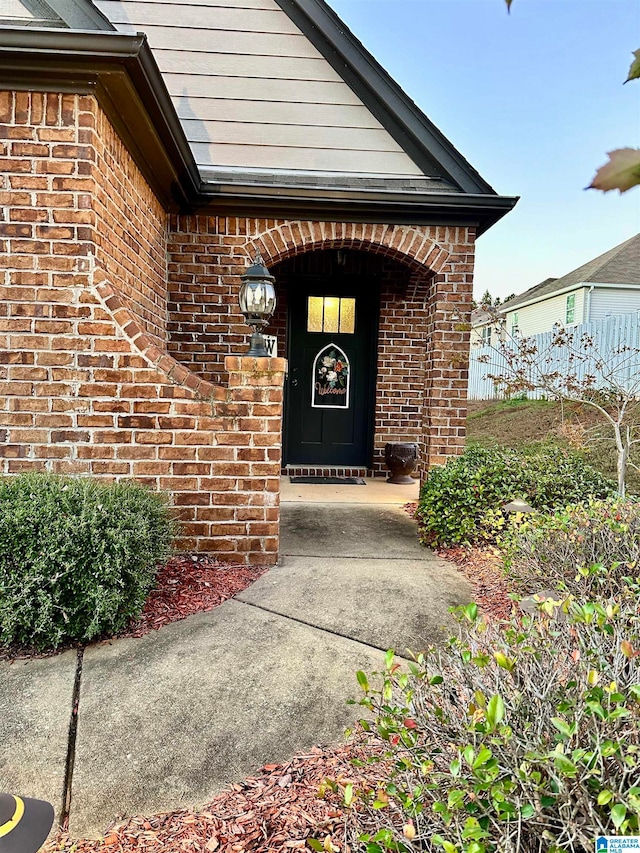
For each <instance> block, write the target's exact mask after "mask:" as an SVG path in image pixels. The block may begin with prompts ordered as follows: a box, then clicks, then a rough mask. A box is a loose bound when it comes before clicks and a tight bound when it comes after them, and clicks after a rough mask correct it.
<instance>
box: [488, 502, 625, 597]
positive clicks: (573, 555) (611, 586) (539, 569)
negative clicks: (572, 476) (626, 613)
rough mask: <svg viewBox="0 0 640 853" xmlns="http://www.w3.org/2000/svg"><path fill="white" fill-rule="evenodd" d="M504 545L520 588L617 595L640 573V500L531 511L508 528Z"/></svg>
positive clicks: (509, 568)
mask: <svg viewBox="0 0 640 853" xmlns="http://www.w3.org/2000/svg"><path fill="white" fill-rule="evenodd" d="M502 546H503V550H504V564H505V568H506V569H507V571H508V573H509V578H510V580H511V582H512V583H513V585H514V586H515V587H516V589H518V590H519V591H521V592H525V593H526V592H539V591H540V590H542V589H544V588H547V587H552V588H558V589H562V590H563V591H565V592H571V593H574V594H576V595H578V596H581V597H585V596H586V597H591V596H594V595H596V596H603V595H604V596H607V597H609V596H620V595H622V594H624V593H626V592H629V591H633V588H634V582H633V578H634V577H637V576H639V575H640V504H638V503H635V502H633V501H629V500H624V499H623V498H612V499H609V500H606V501H589V502H588V503H587V504H579V505H577V506H569V507H566V508H565V509H563V510H561V511H559V512H556V513H555V514H553V515H538V514H536V515H532V516H530V517H527V518H525V519H524V520H523V522H522V523H521V524H518V525H513V526H511V527H510V528H508V529H507V533H506V535H505V536H504V537H503V541H502Z"/></svg>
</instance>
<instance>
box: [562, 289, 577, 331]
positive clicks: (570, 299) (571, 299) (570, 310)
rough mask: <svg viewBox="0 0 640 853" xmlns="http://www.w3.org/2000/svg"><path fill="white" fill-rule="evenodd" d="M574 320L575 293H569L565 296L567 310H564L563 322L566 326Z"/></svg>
mask: <svg viewBox="0 0 640 853" xmlns="http://www.w3.org/2000/svg"><path fill="white" fill-rule="evenodd" d="M575 321H576V295H575V293H570V294H569V296H567V310H566V312H565V323H566V325H567V326H570V325H571V324H572V323H575Z"/></svg>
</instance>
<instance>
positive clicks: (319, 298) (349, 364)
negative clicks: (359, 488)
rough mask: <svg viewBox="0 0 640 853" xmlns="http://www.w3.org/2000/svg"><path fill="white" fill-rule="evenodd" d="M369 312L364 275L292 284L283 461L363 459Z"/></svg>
mask: <svg viewBox="0 0 640 853" xmlns="http://www.w3.org/2000/svg"><path fill="white" fill-rule="evenodd" d="M377 315H378V295H377V289H376V287H375V284H374V283H373V282H372V281H371V280H368V281H364V280H362V279H358V278H356V277H349V278H347V277H345V279H344V280H341V279H340V278H337V277H332V278H331V279H315V280H309V279H301V280H299V281H296V282H294V283H293V284H292V286H291V289H290V296H289V379H288V384H287V398H286V419H285V462H286V464H288V465H323V466H338V465H339V466H349V467H356V466H358V467H364V466H368V465H369V464H370V457H371V445H372V431H373V400H374V387H375V386H374V383H375V365H376V349H375V333H376V320H377Z"/></svg>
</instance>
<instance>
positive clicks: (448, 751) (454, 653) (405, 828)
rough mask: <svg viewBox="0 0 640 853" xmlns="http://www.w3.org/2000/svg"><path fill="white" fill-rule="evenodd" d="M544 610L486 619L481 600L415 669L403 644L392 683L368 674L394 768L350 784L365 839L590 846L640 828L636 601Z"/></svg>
mask: <svg viewBox="0 0 640 853" xmlns="http://www.w3.org/2000/svg"><path fill="white" fill-rule="evenodd" d="M544 607H545V608H547V610H546V611H545V610H540V611H539V612H537V613H536V614H534V615H533V616H531V617H524V618H523V619H522V620H521V621H518V620H513V621H512V622H509V623H506V624H504V625H495V624H494V625H493V626H486V625H485V624H484V623H482V622H478V621H477V613H476V607H475V605H468V606H467V607H466V608H464V609H463V611H462V613H463V614H465V616H466V618H467V619H468V621H469V628H468V631H465V632H463V633H462V637H461V638H456V639H453V640H450V642H449V645H448V647H447V648H444V649H441V650H436V649H431V650H429V651H428V652H426V653H425V654H424V655H422V656H420V657H418V658H417V661H416V662H415V663H411V664H409V668H410V672H406V671H403V669H401V668H400V667H399V666H398V665H397V664H394V662H393V653H392V652H390V653H388V655H387V667H386V670H385V672H384V673H383V676H382V682H381V683H380V682H379V684H380V686H379V688H374V687H372V686H370V684H369V681H368V678H367V676H366V675H365V674H364V673H358V680H359V682H360V685H361V687H362V688H363V690H364V698H363V699H362V700H361V703H360V704H362V705H364V706H365V707H366V708H367V709H369V710H370V711H373V713H374V715H375V722H374V723H373V724H371V723H370V722H369V721H367V720H363V721H362V726H363V727H364V728H365V730H366V731H368V732H369V734H368V735H367V737H368V739H369V740H370V743H371V753H372V755H376V753H377V750H378V744H379V743H380V740H382V741H383V742H386V744H387V745H388V749H387V750H386V752H385V753H383V759H384V760H385V761H386V762H392V766H393V770H392V772H391V775H390V777H389V779H388V782H387V783H386V786H385V787H384V788H382V789H380V788H379V787H378V789H377V790H376V789H375V788H374V789H373V790H367V788H366V787H365V788H363V789H361V790H359V791H356V792H355V793H354V792H353V791H349V795H350V800H351V801H352V803H353V807H352V808H351V809H350V810H349V817H348V826H349V830H350V841H352V843H353V849H355V850H361V851H365V850H366V851H367V853H383V851H409V850H416V849H419V850H425V851H442V850H444V851H445V853H498V851H500V853H534V851H536V853H538V851H541V850H544V851H550V853H551V851H553V852H554V853H559V851H575V852H576V853H577V851H581V853H586V851H591V850H592V849H593V843H594V839H595V838H596V837H597V836H598V835H601V834H613V833H617V834H620V835H636V834H638V833H639V832H640V787H639V785H640V684H639V683H638V682H639V681H640V617H638V614H637V612H636V610H637V608H636V607H633V606H631V607H628V608H627V609H624V608H622V609H621V608H620V607H619V606H618V605H615V604H609V605H605V604H598V603H593V602H588V603H582V604H580V603H577V602H576V601H573V600H571V599H570V598H569V599H566V600H565V601H564V602H563V604H562V609H563V611H564V614H565V615H564V621H562V620H561V619H558V618H555V616H552V615H549V614H550V612H553V606H552V605H551V604H550V603H548V604H545V605H544ZM365 772H366V771H365ZM376 787H377V786H376ZM410 841H411V843H409V842H410Z"/></svg>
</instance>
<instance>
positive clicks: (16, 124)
mask: <svg viewBox="0 0 640 853" xmlns="http://www.w3.org/2000/svg"><path fill="white" fill-rule="evenodd" d="M0 117H1V118H2V122H3V124H2V128H1V135H0V140H2V141H1V142H0V147H2V149H3V150H2V152H1V153H2V154H3V155H4V156H5V160H4V168H5V173H4V175H3V176H2V188H1V191H2V196H1V198H0V201H1V203H2V205H3V207H4V209H5V210H7V211H8V215H7V216H6V217H5V219H4V221H0V243H1V245H0V249H1V250H2V252H3V254H2V255H1V256H0V263H1V266H0V472H1V473H6V474H11V473H17V472H20V471H24V470H48V471H55V472H61V473H71V474H92V475H97V476H100V477H105V478H109V479H114V478H121V477H135V478H136V479H138V480H141V481H143V482H146V483H148V484H149V485H151V486H153V487H156V488H161V489H165V490H167V491H170V492H171V493H172V494H173V498H174V503H175V505H176V506H177V508H178V510H179V513H180V516H181V518H182V520H183V522H184V537H183V538H182V540H181V541H180V543H179V546H180V547H183V548H189V549H194V550H204V551H215V552H217V553H219V554H220V556H222V557H223V558H225V559H228V560H234V561H241V562H251V563H263V564H268V563H273V562H275V560H276V558H277V547H278V529H279V527H278V523H279V505H278V504H279V471H280V429H281V422H282V382H283V371H284V366H285V365H284V362H283V361H281V360H255V359H228V360H227V362H226V364H225V365H224V367H225V371H226V374H227V375H228V377H229V383H228V387H225V388H223V387H218V386H213V385H211V384H209V383H206V382H203V381H202V380H201V379H199V378H198V377H197V376H195V375H194V374H193V373H191V372H190V371H188V370H187V369H186V368H185V367H183V366H182V365H180V364H178V363H177V362H176V361H175V360H174V359H173V358H171V357H170V356H169V355H168V354H167V353H166V352H165V351H163V349H162V348H161V346H158V345H157V340H156V338H155V337H154V336H153V335H151V334H149V331H152V332H158V331H161V324H160V321H159V318H160V317H161V313H162V312H161V310H160V309H157V308H155V307H154V308H152V306H155V305H156V302H157V300H156V301H154V299H153V298H152V295H151V294H152V293H153V292H154V288H156V289H157V287H158V280H159V274H160V273H159V270H160V267H161V264H160V263H159V261H158V258H159V257H160V251H159V244H160V239H159V235H160V234H161V228H160V226H159V224H158V222H159V220H158V219H157V218H156V219H154V216H155V215H156V214H157V212H158V209H159V208H158V205H157V202H156V201H155V200H154V199H153V196H152V194H151V193H150V190H149V189H148V188H146V189H145V185H144V182H143V181H142V178H141V176H140V175H139V174H138V173H137V172H136V170H135V167H133V165H132V163H131V161H130V160H129V159H128V155H127V156H124V152H123V151H122V149H121V148H119V144H118V143H117V140H116V139H115V138H114V136H113V133H112V131H111V130H110V128H109V127H108V124H107V123H106V120H105V119H104V117H103V116H102V115H101V113H100V110H99V108H98V106H97V104H96V102H95V100H94V99H93V98H92V97H88V96H71V95H69V96H66V95H65V96H58V95H46V96H43V95H38V94H28V93H25V94H22V93H17V94H15V95H13V94H9V95H7V94H5V95H0ZM103 132H104V135H105V138H103V137H102V135H101V134H102V133H103ZM119 157H122V162H121V163H120V160H119V159H118V158H119ZM110 158H113V160H110ZM107 163H109V164H110V171H105V168H106V164H107ZM129 181H131V193H130V194H128V193H129V190H128V189H127V188H128V187H129V183H128V182H129ZM101 182H102V183H101ZM107 182H111V184H112V186H107V185H106V184H107ZM103 184H104V185H103ZM129 219H130V221H131V224H130V225H129V226H127V222H128V221H129ZM138 220H139V221H138ZM145 228H146V229H147V230H146V231H145ZM125 229H127V230H125ZM120 231H122V234H120ZM98 232H102V233H98ZM138 232H140V234H141V243H140V249H139V251H138V258H137V259H136V258H134V254H135V251H134V250H135V245H136V244H135V242H134V240H135V235H136V234H137V233H138ZM107 240H110V241H111V243H112V247H111V248H109V249H107V245H106V244H107ZM91 255H93V257H94V258H95V257H96V256H97V258H98V259H100V258H102V259H104V260H105V263H107V264H109V263H111V264H112V266H111V273H110V274H109V275H107V274H106V273H105V272H104V271H103V270H102V269H101V268H100V267H99V266H96V265H95V261H93V260H91V259H90V256H91ZM145 276H147V278H146V279H145ZM137 281H139V282H140V289H139V292H138V291H135V290H134V285H135V283H136V282H137ZM123 294H124V296H123ZM147 309H148V311H147ZM154 311H155V312H156V314H157V317H155V318H154ZM145 312H146V313H145ZM143 315H144V316H145V317H146V322H147V328H144V326H143V325H142V323H141V316H143ZM147 329H148V330H149V331H148V330H147Z"/></svg>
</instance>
